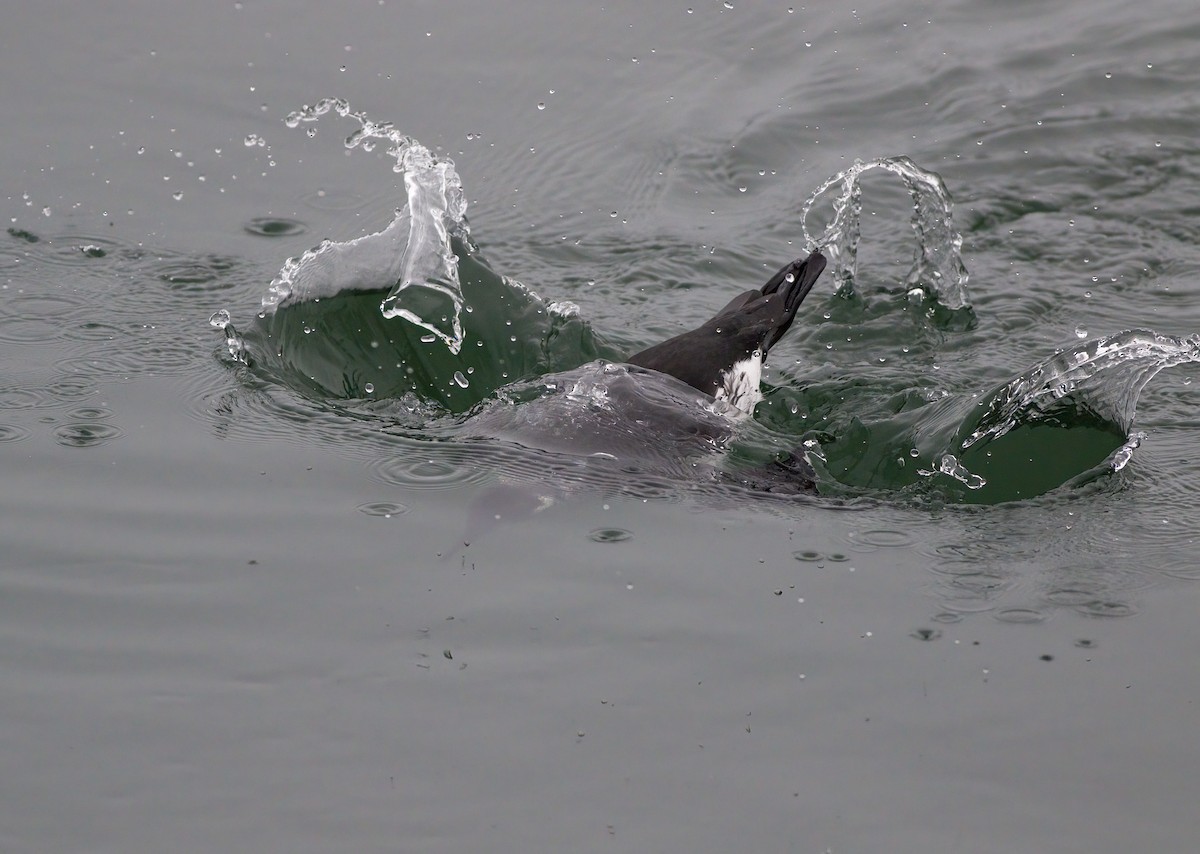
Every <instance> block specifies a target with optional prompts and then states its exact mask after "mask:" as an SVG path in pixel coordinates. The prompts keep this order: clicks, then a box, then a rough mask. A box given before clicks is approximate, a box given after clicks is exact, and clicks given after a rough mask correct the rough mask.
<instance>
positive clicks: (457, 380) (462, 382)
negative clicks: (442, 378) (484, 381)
mask: <svg viewBox="0 0 1200 854" xmlns="http://www.w3.org/2000/svg"><path fill="white" fill-rule="evenodd" d="M454 384H455V385H457V386H458V387H459V388H466V387H467V386H468V385H470V383H469V382H467V378H466V377H464V376H463V374H462V371H455V372H454Z"/></svg>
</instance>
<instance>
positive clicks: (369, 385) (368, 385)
mask: <svg viewBox="0 0 1200 854" xmlns="http://www.w3.org/2000/svg"><path fill="white" fill-rule="evenodd" d="M363 391H365V392H366V393H367V394H374V393H375V383H366V384H365V385H363Z"/></svg>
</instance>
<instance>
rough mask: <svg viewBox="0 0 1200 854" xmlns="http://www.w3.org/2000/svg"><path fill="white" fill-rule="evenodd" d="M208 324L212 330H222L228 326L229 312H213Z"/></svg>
mask: <svg viewBox="0 0 1200 854" xmlns="http://www.w3.org/2000/svg"><path fill="white" fill-rule="evenodd" d="M208 323H209V325H210V326H212V327H213V328H214V329H224V328H225V327H226V326H228V325H229V312H228V311H226V310H225V309H220V310H219V311H214V312H213V314H212V316H211V317H209V319H208Z"/></svg>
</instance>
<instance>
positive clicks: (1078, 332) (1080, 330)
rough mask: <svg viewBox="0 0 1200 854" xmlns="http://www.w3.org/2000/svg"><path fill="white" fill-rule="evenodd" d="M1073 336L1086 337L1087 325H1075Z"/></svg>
mask: <svg viewBox="0 0 1200 854" xmlns="http://www.w3.org/2000/svg"><path fill="white" fill-rule="evenodd" d="M1075 337H1076V338H1087V337H1088V331H1087V327H1085V326H1076V327H1075Z"/></svg>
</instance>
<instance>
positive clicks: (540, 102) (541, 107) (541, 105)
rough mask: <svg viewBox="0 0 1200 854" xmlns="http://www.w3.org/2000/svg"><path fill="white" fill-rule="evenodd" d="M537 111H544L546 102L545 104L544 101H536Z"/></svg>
mask: <svg viewBox="0 0 1200 854" xmlns="http://www.w3.org/2000/svg"><path fill="white" fill-rule="evenodd" d="M538 109H539V110H544V109H546V102H545V101H538Z"/></svg>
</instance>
